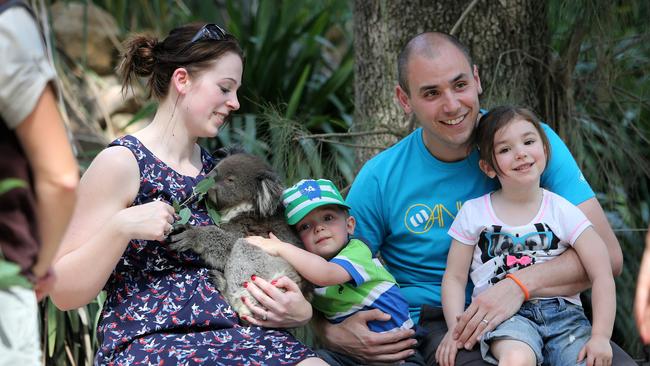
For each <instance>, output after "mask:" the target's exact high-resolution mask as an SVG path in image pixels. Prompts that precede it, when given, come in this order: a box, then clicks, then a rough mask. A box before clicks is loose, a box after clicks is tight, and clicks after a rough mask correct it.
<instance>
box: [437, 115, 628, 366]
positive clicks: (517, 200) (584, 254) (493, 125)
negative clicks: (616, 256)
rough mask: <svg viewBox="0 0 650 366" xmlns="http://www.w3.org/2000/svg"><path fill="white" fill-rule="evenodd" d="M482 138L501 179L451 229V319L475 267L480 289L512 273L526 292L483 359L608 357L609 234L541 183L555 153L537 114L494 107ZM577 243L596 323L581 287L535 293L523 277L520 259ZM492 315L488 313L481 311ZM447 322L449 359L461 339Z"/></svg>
mask: <svg viewBox="0 0 650 366" xmlns="http://www.w3.org/2000/svg"><path fill="white" fill-rule="evenodd" d="M474 139H475V140H474V141H475V142H476V144H477V145H478V148H479V151H480V161H479V165H480V168H481V170H482V171H483V172H484V173H485V174H486V175H488V176H489V177H490V178H495V177H497V178H498V179H499V182H500V183H501V189H499V190H497V191H494V192H492V193H489V194H487V195H485V196H482V197H479V198H476V199H473V200H469V201H467V202H465V203H464V204H463V206H462V208H461V210H460V211H459V212H458V215H457V216H456V218H455V220H454V222H453V224H452V225H451V228H450V229H449V235H451V237H452V238H453V240H452V245H451V248H450V250H449V256H448V258H447V270H446V272H445V275H444V277H443V282H442V305H443V311H444V315H445V319H446V321H447V325H448V329H454V327H455V325H456V321H457V316H460V315H461V314H462V312H463V310H464V305H465V286H466V284H467V276H468V273H469V276H470V277H471V279H472V282H473V283H474V292H473V295H472V296H477V295H478V294H480V293H481V292H482V291H484V290H485V289H486V288H488V287H489V286H491V285H493V284H495V283H496V282H498V281H514V282H515V283H516V284H517V285H518V286H520V287H521V290H522V292H523V293H524V298H525V299H526V300H527V301H526V302H525V303H524V304H523V305H522V307H521V309H520V310H519V312H518V313H517V314H515V315H514V316H513V317H512V318H510V319H508V320H506V321H504V322H503V323H501V324H500V325H499V326H497V327H496V328H495V329H494V330H493V331H492V332H487V333H486V334H485V335H484V336H483V337H482V339H481V353H482V355H483V358H484V360H485V361H487V362H489V363H493V364H497V363H498V364H499V365H540V364H544V365H574V364H585V363H586V364H587V365H609V364H611V358H612V349H611V346H610V344H609V338H610V336H611V333H612V327H613V324H614V317H615V310H616V293H615V287H614V279H613V276H612V272H611V266H610V264H609V256H608V254H607V249H606V247H605V244H604V243H603V241H602V240H601V239H600V237H599V236H598V235H597V234H596V232H595V231H594V229H593V227H592V226H591V223H590V222H589V221H588V220H587V219H586V218H585V216H584V214H583V213H582V212H581V211H580V210H579V209H578V208H577V207H575V206H573V205H571V204H570V203H569V202H568V201H566V200H565V199H563V198H562V197H560V196H558V195H556V194H554V193H552V192H549V191H547V190H545V189H543V188H541V187H540V176H541V175H542V172H543V171H544V169H545V167H546V162H547V161H548V158H549V155H550V153H551V151H550V149H549V144H548V140H547V138H546V135H545V134H544V131H543V130H542V127H541V125H540V122H539V120H538V118H537V117H535V115H534V114H533V113H532V112H530V111H528V110H526V109H523V108H515V107H507V106H506V107H498V108H495V109H494V110H492V111H490V113H488V114H486V115H485V116H484V117H483V118H482V119H481V121H480V122H479V125H478V127H477V129H476V132H475V136H474ZM569 248H573V249H574V250H575V251H576V252H577V254H578V256H579V257H580V259H581V261H582V263H583V266H584V268H585V270H586V271H587V273H588V275H589V278H590V280H591V282H592V303H593V328H592V327H591V326H590V324H589V321H588V320H587V318H586V317H585V315H584V312H583V310H582V307H581V303H580V299H579V296H578V294H574V295H571V296H566V297H557V298H543V299H542V298H539V299H529V298H528V297H529V296H528V290H527V289H526V288H525V287H524V285H523V284H522V283H521V282H520V281H519V280H518V279H517V277H516V276H517V275H516V271H517V270H518V269H520V268H523V267H527V266H530V265H534V264H535V263H541V262H544V261H547V260H551V259H552V258H554V257H556V256H558V255H560V254H561V253H562V252H564V251H565V250H567V249H569ZM482 321H483V322H484V323H486V324H489V322H490V319H483V320H482ZM458 348H459V347H458V345H457V341H456V340H454V339H453V337H452V332H451V331H449V332H448V333H447V334H446V335H445V337H444V339H443V341H442V343H441V344H440V347H439V348H438V350H437V351H436V359H437V360H438V363H439V364H440V365H442V366H446V365H453V364H454V359H455V356H456V352H457V349H458Z"/></svg>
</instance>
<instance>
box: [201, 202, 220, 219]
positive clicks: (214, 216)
mask: <svg viewBox="0 0 650 366" xmlns="http://www.w3.org/2000/svg"><path fill="white" fill-rule="evenodd" d="M205 206H206V207H207V209H208V216H210V218H211V219H212V221H213V222H214V224H215V225H218V224H219V223H220V222H221V215H219V211H217V208H216V207H214V203H212V201H210V200H206V202H205Z"/></svg>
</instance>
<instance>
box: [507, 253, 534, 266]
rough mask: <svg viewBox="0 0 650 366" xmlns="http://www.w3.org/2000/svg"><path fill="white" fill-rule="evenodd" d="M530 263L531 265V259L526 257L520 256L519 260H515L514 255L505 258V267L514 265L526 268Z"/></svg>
mask: <svg viewBox="0 0 650 366" xmlns="http://www.w3.org/2000/svg"><path fill="white" fill-rule="evenodd" d="M531 263H533V258H531V257H529V256H527V255H522V256H521V258H517V257H515V256H514V255H508V256H506V266H508V267H512V266H513V265H515V264H521V265H522V266H526V265H529V264H531Z"/></svg>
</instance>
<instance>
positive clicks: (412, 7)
mask: <svg viewBox="0 0 650 366" xmlns="http://www.w3.org/2000/svg"><path fill="white" fill-rule="evenodd" d="M466 10H468V11H467V13H466V15H465V16H464V17H461V16H462V14H463V13H464V12H465V11H466ZM454 28H455V31H454V35H455V36H457V37H458V38H459V39H460V40H461V42H463V43H465V44H466V45H467V46H468V47H469V49H470V52H471V54H472V56H473V58H474V63H476V64H477V65H478V67H479V75H480V76H481V82H482V86H483V91H484V94H483V96H482V107H484V108H489V107H491V106H493V105H497V104H501V103H506V102H507V103H516V104H523V105H528V106H530V107H531V108H533V109H535V110H537V108H538V107H539V106H540V102H539V98H540V97H541V96H542V94H543V93H542V92H541V91H540V90H541V87H542V85H543V80H542V76H543V75H544V72H543V71H544V64H546V59H547V54H548V51H547V44H548V31H547V26H546V6H545V2H543V1H535V0H499V1H480V0H438V1H430V0H419V1H417V0H408V1H400V0H383V1H380V0H356V1H355V7H354V35H355V37H354V49H355V58H356V59H355V61H356V67H355V105H356V106H355V114H354V126H353V130H355V131H375V132H376V131H378V130H385V129H390V130H392V131H391V132H393V133H389V134H383V135H378V134H372V135H370V134H368V135H363V136H361V137H359V138H358V139H357V144H358V145H363V146H375V147H377V146H381V147H382V148H385V147H388V146H390V145H391V144H393V143H394V142H395V141H397V139H398V138H399V137H401V136H404V135H405V134H407V133H408V132H410V130H411V129H412V128H413V127H417V126H409V121H408V120H407V118H406V116H404V114H403V113H402V111H401V109H400V108H399V105H398V104H397V103H396V101H395V98H394V95H395V85H397V54H398V53H399V51H400V49H401V48H402V46H403V45H404V44H405V43H406V42H407V41H408V40H409V39H410V38H412V37H413V36H415V35H416V34H418V33H422V32H425V31H434V30H439V31H444V32H448V33H450V32H451V31H452V29H454ZM379 151H380V149H373V148H359V149H357V154H356V159H357V161H356V162H357V167H358V168H360V167H361V166H362V165H363V163H364V162H365V161H367V160H368V159H369V158H371V157H372V156H373V155H375V154H376V153H377V152H379Z"/></svg>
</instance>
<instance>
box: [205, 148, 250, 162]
mask: <svg viewBox="0 0 650 366" xmlns="http://www.w3.org/2000/svg"><path fill="white" fill-rule="evenodd" d="M245 152H246V150H244V147H243V146H241V145H239V144H237V145H230V146H224V147H222V148H220V149H217V150H215V151H214V152H212V157H213V158H215V159H216V160H221V159H223V158H226V157H228V156H230V155H235V154H242V153H245Z"/></svg>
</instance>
